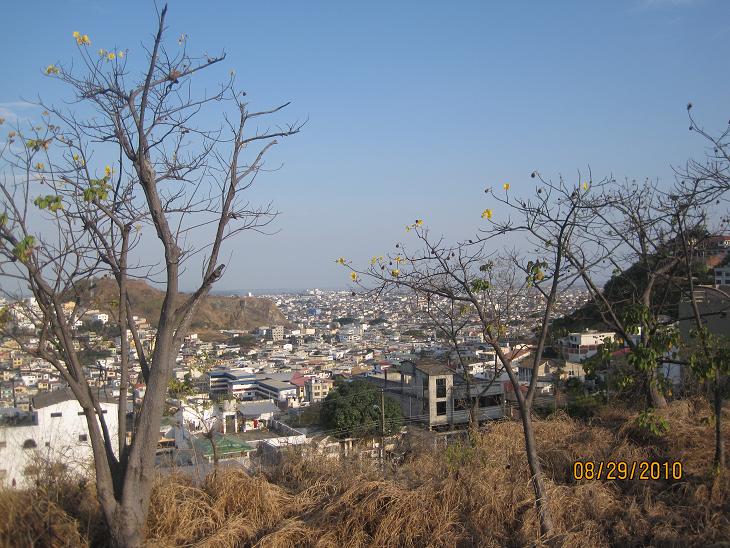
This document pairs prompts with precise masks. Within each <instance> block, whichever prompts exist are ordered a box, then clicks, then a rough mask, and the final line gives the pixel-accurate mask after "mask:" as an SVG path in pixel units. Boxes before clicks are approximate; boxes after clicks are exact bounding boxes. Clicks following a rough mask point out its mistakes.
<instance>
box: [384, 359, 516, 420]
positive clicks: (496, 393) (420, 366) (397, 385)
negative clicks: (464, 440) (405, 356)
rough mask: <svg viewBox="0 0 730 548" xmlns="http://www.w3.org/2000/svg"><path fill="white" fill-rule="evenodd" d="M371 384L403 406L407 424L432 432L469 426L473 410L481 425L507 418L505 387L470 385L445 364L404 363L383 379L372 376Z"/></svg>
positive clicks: (484, 381) (474, 381)
mask: <svg viewBox="0 0 730 548" xmlns="http://www.w3.org/2000/svg"><path fill="white" fill-rule="evenodd" d="M369 380H371V381H373V382H375V383H376V384H378V385H380V386H381V387H382V388H383V389H384V390H385V393H386V394H387V395H388V396H389V397H393V398H396V399H397V400H398V401H399V402H400V405H401V410H402V412H403V415H404V417H405V418H406V420H410V421H413V422H421V423H423V424H426V425H427V426H428V427H429V428H450V427H453V426H455V425H459V424H467V423H468V422H469V420H470V414H471V410H472V409H473V408H476V413H477V418H478V420H480V421H482V420H488V419H497V418H501V417H502V416H503V415H504V410H503V396H504V389H503V387H502V384H501V383H499V382H494V383H492V382H490V381H489V380H487V379H472V381H471V382H467V381H466V379H465V378H464V377H463V376H462V375H460V374H457V373H456V372H455V371H454V370H453V369H451V368H450V367H448V366H447V365H446V364H445V363H443V362H439V361H432V360H423V361H418V362H416V361H412V360H403V361H401V362H400V363H399V365H398V366H397V368H396V369H395V370H387V371H385V372H384V374H383V376H382V378H381V377H375V376H371V377H369ZM490 380H491V379H490Z"/></svg>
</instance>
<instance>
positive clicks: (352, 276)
mask: <svg viewBox="0 0 730 548" xmlns="http://www.w3.org/2000/svg"><path fill="white" fill-rule="evenodd" d="M350 279H351V280H352V281H353V282H356V281H357V272H350Z"/></svg>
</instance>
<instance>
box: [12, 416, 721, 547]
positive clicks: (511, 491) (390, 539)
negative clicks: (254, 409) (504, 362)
mask: <svg viewBox="0 0 730 548" xmlns="http://www.w3.org/2000/svg"><path fill="white" fill-rule="evenodd" d="M709 416H710V413H709V409H708V408H707V406H706V405H704V404H702V403H701V402H677V403H675V404H673V405H672V406H671V407H670V409H669V410H667V411H666V412H665V418H666V419H667V420H668V421H669V424H670V428H671V429H670V432H669V433H668V434H667V435H666V436H665V437H664V438H663V439H662V440H661V441H660V442H659V443H651V444H650V443H648V441H647V440H648V439H649V438H647V439H642V433H641V431H640V430H637V429H636V428H635V427H634V426H633V417H632V416H629V415H628V414H627V413H625V412H618V411H616V410H605V411H604V412H602V413H600V414H599V415H598V417H597V418H596V419H595V420H594V422H593V423H592V424H590V425H588V424H585V423H582V422H578V421H575V420H573V419H571V418H569V417H567V416H565V415H557V416H554V417H551V418H549V419H545V420H540V421H537V422H536V434H537V437H538V440H539V447H540V456H541V460H542V463H543V467H544V470H545V473H546V476H547V482H546V483H547V488H548V491H549V496H550V499H549V501H550V508H551V510H552V513H553V518H554V521H555V525H556V529H557V534H558V537H557V540H558V541H559V543H560V544H562V545H564V546H569V547H592V546H707V545H716V546H720V545H722V543H723V542H725V543H726V542H727V540H728V539H730V516H729V515H730V500H729V497H728V491H729V488H730V481H729V480H728V477H729V476H730V474H729V473H728V472H729V471H726V473H725V474H724V476H723V477H722V478H716V477H713V476H712V475H711V473H710V471H709V468H708V464H709V463H710V462H711V459H712V441H713V440H712V431H711V425H710V424H709V423H708V417H709ZM728 422H730V419H729V420H728ZM726 424H727V423H726ZM427 447H429V448H422V449H421V450H420V451H413V452H412V453H411V457H410V458H409V459H407V460H406V462H405V463H403V464H402V465H400V466H397V467H391V468H389V469H388V470H387V471H386V473H385V475H383V474H382V472H381V471H380V470H378V469H377V467H376V466H375V465H374V463H372V462H369V461H365V460H363V461H360V460H352V461H333V460H330V459H322V458H316V457H313V456H311V455H308V454H306V453H305V452H296V453H292V454H291V455H289V456H288V457H287V458H286V459H283V461H282V462H281V463H280V464H278V465H277V466H275V467H273V468H270V469H267V470H265V473H264V474H262V475H259V476H256V477H251V476H249V475H247V474H246V473H244V472H243V471H241V470H238V469H233V468H225V469H222V470H220V471H219V472H218V473H217V475H215V476H211V477H209V478H208V479H207V480H206V481H205V482H204V483H203V484H202V485H198V486H196V485H194V484H193V483H192V482H191V481H190V480H189V479H187V478H186V477H184V476H179V475H178V476H171V477H170V476H168V477H166V478H165V480H164V481H161V480H160V481H159V482H158V483H157V484H156V485H155V488H154V493H153V501H152V504H151V510H150V516H149V520H148V524H147V542H148V544H149V545H150V546H182V545H185V546H210V547H213V546H215V547H218V546H223V547H226V546H230V547H234V546H257V547H274V548H280V547H290V546H292V547H293V546H311V547H339V546H534V545H540V544H541V539H540V538H539V530H538V524H537V519H536V512H535V509H534V504H533V493H532V489H531V486H530V482H529V480H528V478H529V475H528V469H527V465H526V462H525V457H524V449H523V439H522V432H521V430H520V427H519V424H518V423H515V422H508V421H504V422H496V423H492V424H491V425H490V427H489V428H488V429H486V430H485V431H484V432H482V433H480V434H479V436H478V437H477V438H476V439H475V440H474V443H473V444H468V443H464V444H462V445H455V446H450V447H449V448H448V449H446V450H445V451H444V450H440V451H434V450H432V449H430V444H427ZM581 459H583V460H586V459H590V460H627V461H633V460H644V459H668V460H673V461H674V460H681V461H682V462H683V465H684V473H685V479H683V480H682V481H680V482H666V481H655V482H652V481H650V482H642V481H638V480H634V481H626V482H605V481H600V482H599V481H591V482H588V481H581V482H575V481H573V479H572V475H571V471H572V464H573V462H574V461H575V460H581ZM71 491H73V490H69V492H71ZM84 493H85V495H84V497H82V499H81V500H87V501H88V500H93V499H91V498H89V497H90V495H89V492H88V489H87V490H86V491H84ZM66 496H67V497H68V496H70V495H69V494H68V493H67V495H66ZM41 498H42V497H41ZM41 498H39V497H38V496H37V493H36V491H28V492H14V493H10V492H6V493H4V494H3V495H2V496H0V515H2V516H4V518H6V519H3V520H0V541H1V542H2V543H4V544H6V545H8V544H10V545H32V544H35V545H52V546H64V545H68V546H71V545H84V544H93V541H92V540H91V538H92V537H93V531H94V526H89V525H88V524H86V525H83V524H82V521H83V518H82V517H81V516H83V515H85V516H91V515H93V512H92V511H90V510H89V508H91V507H90V506H89V508H87V510H85V511H83V512H78V511H77V512H76V513H75V514H71V513H67V512H65V511H64V510H63V509H64V508H66V509H68V508H70V506H68V504H70V503H71V502H72V501H71V500H70V499H69V500H61V499H58V500H55V499H53V497H50V499H51V500H50V502H48V503H47V502H45V500H49V497H47V496H46V499H44V500H41ZM78 506H79V505H78V504H76V507H77V508H78ZM87 506H88V505H87ZM97 519H98V518H97ZM92 525H93V524H92ZM97 526H98V521H97ZM11 532H13V533H14V534H13V536H12V537H11V536H9V535H10V534H11ZM32 539H35V540H32Z"/></svg>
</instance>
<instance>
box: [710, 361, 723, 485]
mask: <svg viewBox="0 0 730 548" xmlns="http://www.w3.org/2000/svg"><path fill="white" fill-rule="evenodd" d="M722 388H723V387H722V377H721V375H720V371H719V370H717V371H715V398H714V405H713V407H714V412H715V459H714V465H715V470H716V471H717V472H720V471H722V470H724V468H725V440H724V439H723V437H722Z"/></svg>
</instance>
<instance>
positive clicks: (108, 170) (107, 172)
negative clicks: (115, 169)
mask: <svg viewBox="0 0 730 548" xmlns="http://www.w3.org/2000/svg"><path fill="white" fill-rule="evenodd" d="M111 176H112V168H111V167H109V166H106V167H105V168H104V177H107V178H108V177H111Z"/></svg>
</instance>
